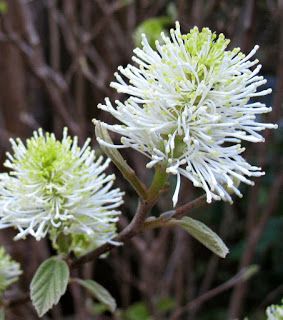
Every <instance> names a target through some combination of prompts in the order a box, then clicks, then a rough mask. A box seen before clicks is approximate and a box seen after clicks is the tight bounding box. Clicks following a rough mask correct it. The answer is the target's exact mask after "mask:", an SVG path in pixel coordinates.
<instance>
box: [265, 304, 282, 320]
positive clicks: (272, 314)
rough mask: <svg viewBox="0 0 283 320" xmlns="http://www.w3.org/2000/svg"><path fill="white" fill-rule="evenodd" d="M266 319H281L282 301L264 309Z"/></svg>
mask: <svg viewBox="0 0 283 320" xmlns="http://www.w3.org/2000/svg"><path fill="white" fill-rule="evenodd" d="M266 316H267V320H283V301H282V304H281V305H271V306H270V307H268V308H267V309H266Z"/></svg>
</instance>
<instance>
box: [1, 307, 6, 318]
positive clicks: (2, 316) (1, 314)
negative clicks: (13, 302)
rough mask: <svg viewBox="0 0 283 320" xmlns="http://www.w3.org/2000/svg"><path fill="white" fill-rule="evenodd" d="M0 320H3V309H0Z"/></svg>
mask: <svg viewBox="0 0 283 320" xmlns="http://www.w3.org/2000/svg"><path fill="white" fill-rule="evenodd" d="M0 320H5V310H4V308H0Z"/></svg>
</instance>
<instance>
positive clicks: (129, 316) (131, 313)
mask: <svg viewBox="0 0 283 320" xmlns="http://www.w3.org/2000/svg"><path fill="white" fill-rule="evenodd" d="M124 317H125V319H126V320H150V313H149V311H148V309H147V307H146V305H145V303H144V302H137V303H135V304H133V305H131V306H130V307H129V308H128V309H127V310H126V312H125V315H124Z"/></svg>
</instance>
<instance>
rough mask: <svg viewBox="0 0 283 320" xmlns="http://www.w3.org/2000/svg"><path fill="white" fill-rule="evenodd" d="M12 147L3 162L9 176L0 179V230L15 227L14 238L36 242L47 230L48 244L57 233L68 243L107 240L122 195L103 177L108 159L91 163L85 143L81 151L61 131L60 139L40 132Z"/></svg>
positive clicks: (112, 231) (113, 231) (112, 233)
mask: <svg viewBox="0 0 283 320" xmlns="http://www.w3.org/2000/svg"><path fill="white" fill-rule="evenodd" d="M11 143H12V149H13V155H12V154H10V153H8V154H7V157H8V159H7V161H6V162H5V163H4V165H5V166H6V167H7V168H9V169H10V172H9V173H2V174H1V175H0V228H4V227H10V226H11V227H15V228H16V229H18V231H19V232H18V234H17V236H16V239H20V238H25V236H26V235H28V234H29V235H32V236H33V237H35V238H36V239H37V240H40V239H41V238H43V237H45V236H46V234H47V233H48V232H49V233H50V236H51V238H52V240H53V242H56V238H57V237H58V238H60V237H59V235H62V234H63V235H66V236H68V235H69V237H68V239H69V240H68V241H69V244H70V242H72V243H78V238H81V239H82V238H84V239H85V240H86V241H84V243H85V244H86V243H87V244H88V245H91V243H93V244H94V243H95V244H96V245H100V244H102V243H105V242H107V241H111V239H112V238H113V237H114V236H115V235H116V225H115V223H116V221H117V220H118V215H119V214H120V212H119V211H117V207H118V206H120V205H121V203H122V202H123V201H122V192H121V191H120V190H119V189H111V187H112V185H113V181H114V179H115V176H114V175H113V174H112V175H106V174H105V173H103V172H104V170H105V169H106V168H107V166H108V164H109V161H110V160H109V159H107V160H105V161H104V160H103V158H102V157H99V158H98V159H97V160H95V153H94V151H93V150H91V148H90V147H89V143H90V139H88V140H87V141H86V143H85V144H84V146H83V147H82V148H80V147H79V146H78V139H77V137H74V138H73V139H72V138H71V137H69V136H68V134H67V129H66V128H65V129H64V131H63V139H62V141H59V140H56V138H55V136H54V134H49V133H46V134H44V133H43V131H42V130H41V129H39V130H38V131H35V132H34V134H33V137H32V138H30V139H28V140H27V141H26V144H24V143H23V142H22V141H21V140H20V139H16V140H13V139H11ZM90 239H91V240H90ZM90 242H91V243H90ZM80 243H82V241H81V242H80ZM73 249H74V250H75V248H73Z"/></svg>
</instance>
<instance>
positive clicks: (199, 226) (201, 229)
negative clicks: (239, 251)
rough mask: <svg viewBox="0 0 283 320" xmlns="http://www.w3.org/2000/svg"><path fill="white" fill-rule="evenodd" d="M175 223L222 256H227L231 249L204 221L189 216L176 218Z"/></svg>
mask: <svg viewBox="0 0 283 320" xmlns="http://www.w3.org/2000/svg"><path fill="white" fill-rule="evenodd" d="M175 223H177V224H178V225H180V226H181V227H182V228H183V229H185V230H186V231H187V232H188V233H189V234H190V235H191V236H192V237H194V238H195V239H197V240H198V241H199V242H200V243H202V244H203V245H204V246H206V247H207V248H208V249H209V250H211V251H212V252H213V253H215V254H216V255H218V256H219V257H221V258H225V257H226V255H227V253H228V252H229V249H228V248H227V247H226V245H225V243H224V242H223V241H222V239H221V238H220V237H219V236H218V235H217V234H216V233H215V232H214V231H212V230H211V229H210V228H208V227H207V226H206V225H205V224H204V223H202V222H200V221H198V220H194V219H192V218H189V217H184V218H182V219H181V220H175Z"/></svg>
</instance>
